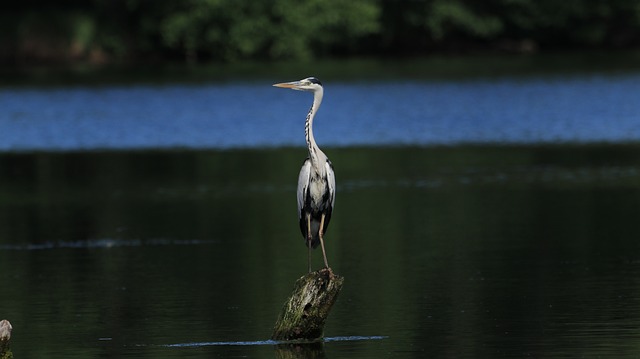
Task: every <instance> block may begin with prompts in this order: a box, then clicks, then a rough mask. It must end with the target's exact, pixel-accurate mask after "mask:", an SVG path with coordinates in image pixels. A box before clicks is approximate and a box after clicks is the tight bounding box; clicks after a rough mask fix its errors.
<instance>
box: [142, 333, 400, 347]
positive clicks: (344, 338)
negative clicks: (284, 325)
mask: <svg viewBox="0 0 640 359" xmlns="http://www.w3.org/2000/svg"><path fill="white" fill-rule="evenodd" d="M386 338H388V336H385V335H371V336H361V335H351V336H340V337H328V338H324V339H322V341H324V342H352V341H363V340H382V339H386ZM291 343H297V342H290V341H277V340H255V341H231V342H196V343H176V344H166V345H162V346H164V347H169V348H192V347H208V346H252V345H278V344H291ZM141 346H144V345H141Z"/></svg>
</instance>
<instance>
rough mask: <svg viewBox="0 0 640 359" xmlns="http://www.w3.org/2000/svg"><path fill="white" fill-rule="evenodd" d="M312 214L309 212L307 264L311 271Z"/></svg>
mask: <svg viewBox="0 0 640 359" xmlns="http://www.w3.org/2000/svg"><path fill="white" fill-rule="evenodd" d="M311 238H312V237H311V214H308V213H307V253H308V256H307V264H308V265H309V273H311Z"/></svg>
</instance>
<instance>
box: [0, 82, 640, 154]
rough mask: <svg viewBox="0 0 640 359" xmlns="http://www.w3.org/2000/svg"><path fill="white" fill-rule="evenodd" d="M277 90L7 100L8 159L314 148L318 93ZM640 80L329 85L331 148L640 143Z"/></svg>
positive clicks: (223, 88)
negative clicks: (306, 124)
mask: <svg viewBox="0 0 640 359" xmlns="http://www.w3.org/2000/svg"><path fill="white" fill-rule="evenodd" d="M270 85H271V83H268V82H265V83H244V84H216V85H165V86H121V87H89V88H85V87H79V88H58V89H51V88H47V89H43V90H37V89H19V90H16V89H4V90H0V108H2V109H3V113H2V114H1V115H0V150H4V151H7V150H14V151H15V150H18V151H28V150H78V149H123V148H126V149H145V148H245V147H264V146H299V145H303V137H302V135H301V133H302V128H303V125H302V123H303V121H304V116H305V114H306V111H307V110H308V107H309V106H310V103H311V95H309V94H303V93H299V92H294V91H290V90H284V89H276V88H273V87H271V86H270ZM638 93H640V75H637V74H627V75H625V76H621V75H620V76H601V75H600V76H599V75H588V76H580V77H572V78H563V77H547V78H542V79H509V78H505V79H497V80H496V79H494V80H475V81H457V82H402V83H385V82H371V83H327V84H326V96H325V100H324V103H323V106H322V108H321V110H320V113H319V115H318V121H317V122H316V136H317V139H318V142H319V143H320V144H323V145H325V146H350V145H397V144H405V145H440V144H462V143H495V142H501V143H540V142H593V141H608V142H618V141H637V140H639V139H640V126H639V125H638V124H639V123H640V116H639V115H638V114H640V102H638V101H637V96H636V94H638Z"/></svg>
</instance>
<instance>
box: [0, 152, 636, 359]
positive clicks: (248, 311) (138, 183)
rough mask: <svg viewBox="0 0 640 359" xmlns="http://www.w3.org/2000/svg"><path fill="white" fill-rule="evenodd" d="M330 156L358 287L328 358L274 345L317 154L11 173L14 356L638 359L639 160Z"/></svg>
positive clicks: (4, 242)
mask: <svg viewBox="0 0 640 359" xmlns="http://www.w3.org/2000/svg"><path fill="white" fill-rule="evenodd" d="M325 152H327V154H328V155H329V157H330V158H331V159H332V161H333V163H334V166H335V168H336V176H337V184H338V192H337V199H336V208H335V212H334V216H333V219H332V223H331V227H330V229H329V231H328V233H327V237H326V238H327V242H328V243H327V250H328V253H327V255H328V258H329V263H330V264H331V266H332V267H333V269H334V270H335V271H336V272H337V273H339V274H341V275H342V276H344V277H345V286H344V289H343V291H342V293H341V294H340V298H339V300H338V302H337V304H336V305H335V307H334V309H333V312H332V313H331V316H330V317H329V321H328V323H327V327H326V331H325V335H326V337H327V338H329V340H328V341H327V342H326V343H324V344H323V345H321V346H319V347H318V346H316V347H312V348H310V347H305V346H303V347H301V348H289V347H278V346H275V345H274V344H273V343H269V342H264V341H265V340H267V339H268V338H269V336H270V334H271V328H272V325H273V324H274V322H275V319H276V317H277V314H278V312H279V310H280V308H281V305H282V303H283V302H284V300H285V299H286V297H287V296H288V295H289V293H290V290H291V289H292V286H293V283H294V281H295V280H296V279H297V278H298V277H300V276H301V275H302V274H304V272H305V271H306V248H305V247H304V245H303V241H302V238H301V236H300V234H299V230H298V225H297V219H296V208H295V206H296V201H295V190H296V189H295V186H296V183H297V182H296V181H297V172H298V170H299V166H300V165H301V163H302V160H303V158H304V157H305V155H306V154H305V150H304V149H302V148H292V149H269V150H263V149H255V150H229V151H158V152H118V151H116V152H71V153H24V154H19V153H17V154H16V153H14V154H11V153H5V154H1V155H0V293H1V294H0V317H2V318H6V319H9V320H10V321H11V322H12V324H13V326H14V331H13V342H12V348H13V352H14V355H15V357H16V358H62V357H64V358H97V357H100V358H116V357H129V358H211V357H213V358H235V357H253V358H270V357H276V358H282V357H301V358H307V357H310V356H312V355H315V356H316V357H326V358H390V357H395V358H425V357H450V358H459V357H491V358H493V357H526V356H531V357H635V356H638V355H640V344H639V342H638V337H639V335H640V329H639V328H640V279H639V278H640V244H639V242H638V238H640V225H639V222H638V213H640V146H638V145H637V144H635V145H634V144H629V145H604V144H603V145H576V146H564V145H563V146H561V145H557V146H482V147H473V146H464V147H427V148H419V147H400V148H340V149H327V150H326V151H325ZM321 262H322V260H321V254H320V252H319V251H316V252H314V266H315V267H318V268H319V267H320V266H321ZM2 318H0V319H2ZM351 336H355V337H358V338H351V339H354V340H349V339H350V338H346V337H351ZM355 339H357V340H355ZM174 344H177V345H174ZM172 345H173V346H172ZM305 350H308V351H305Z"/></svg>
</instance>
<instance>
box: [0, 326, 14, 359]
mask: <svg viewBox="0 0 640 359" xmlns="http://www.w3.org/2000/svg"><path fill="white" fill-rule="evenodd" d="M12 329H13V327H12V326H11V323H9V321H8V320H6V319H3V320H0V359H11V358H13V353H11V349H10V348H9V340H11V330H12Z"/></svg>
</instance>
